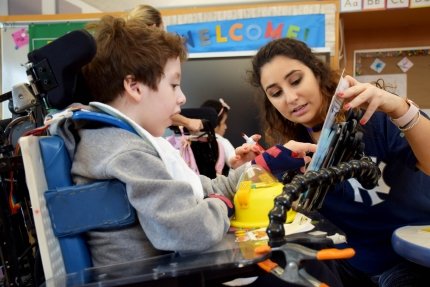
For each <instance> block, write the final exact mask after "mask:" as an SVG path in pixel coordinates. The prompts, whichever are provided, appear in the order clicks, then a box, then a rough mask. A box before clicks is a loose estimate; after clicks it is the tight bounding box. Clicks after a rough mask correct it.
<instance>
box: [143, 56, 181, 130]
mask: <svg viewBox="0 0 430 287" xmlns="http://www.w3.org/2000/svg"><path fill="white" fill-rule="evenodd" d="M180 84H181V62H180V60H179V58H176V59H173V58H172V59H169V60H167V63H166V66H165V67H164V75H163V76H162V77H161V80H160V83H159V84H158V90H157V91H154V90H152V89H150V88H149V87H145V88H144V90H145V91H146V96H145V97H144V100H143V103H142V109H143V111H142V116H143V117H142V121H141V125H142V127H143V128H144V129H146V130H147V131H148V132H149V133H151V134H152V135H153V136H156V137H158V136H162V135H163V134H164V131H165V129H166V128H167V127H168V126H170V125H171V124H172V120H171V117H172V116H173V115H175V114H178V113H179V112H180V111H181V106H182V105H183V104H185V101H186V99H185V95H184V94H183V93H182V90H181V86H180Z"/></svg>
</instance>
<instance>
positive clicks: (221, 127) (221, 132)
mask: <svg viewBox="0 0 430 287" xmlns="http://www.w3.org/2000/svg"><path fill="white" fill-rule="evenodd" d="M227 117H228V116H227V114H226V113H224V114H223V116H222V119H221V121H220V123H219V125H217V126H216V128H215V132H216V133H217V134H219V135H220V136H222V137H223V136H224V135H225V131H226V130H227Z"/></svg>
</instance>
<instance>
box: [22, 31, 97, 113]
mask: <svg viewBox="0 0 430 287" xmlns="http://www.w3.org/2000/svg"><path fill="white" fill-rule="evenodd" d="M95 54H96V43H95V40H94V38H93V36H92V35H91V34H90V33H89V32H88V31H86V30H75V31H72V32H69V33H67V34H65V35H64V36H62V37H59V38H57V39H56V40H54V41H52V42H51V43H49V44H47V45H46V46H43V47H42V48H39V49H36V50H34V51H32V52H30V53H29V54H28V55H27V57H28V60H29V62H31V63H32V64H33V66H34V69H33V70H32V71H31V73H32V76H33V78H34V82H35V83H36V86H37V88H38V90H39V92H40V93H44V94H45V97H46V101H47V103H48V105H49V107H50V108H55V109H64V108H66V107H67V106H68V105H70V104H72V103H82V104H87V103H88V102H90V101H91V97H90V94H89V92H88V88H87V86H86V84H85V81H84V79H83V76H82V72H81V68H82V67H83V66H84V65H86V64H87V63H89V62H90V61H91V59H92V58H93V57H94V55H95ZM46 67H48V68H46ZM49 68H50V69H49ZM49 70H50V71H49ZM27 73H29V71H27Z"/></svg>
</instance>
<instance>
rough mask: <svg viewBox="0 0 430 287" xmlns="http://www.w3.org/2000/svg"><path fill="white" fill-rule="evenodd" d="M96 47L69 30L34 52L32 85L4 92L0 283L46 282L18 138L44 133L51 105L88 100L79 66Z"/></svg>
mask: <svg viewBox="0 0 430 287" xmlns="http://www.w3.org/2000/svg"><path fill="white" fill-rule="evenodd" d="M64 51H67V54H66V56H65V54H64ZM95 51H96V49H95V43H94V40H93V38H92V36H91V35H90V34H88V33H69V34H67V35H65V36H64V37H62V39H61V40H60V41H54V42H52V43H51V44H50V45H47V46H46V47H44V48H43V49H39V50H36V51H33V52H30V53H29V54H28V60H29V61H28V62H27V63H26V64H25V67H26V72H27V76H28V79H29V83H20V84H17V85H15V86H13V88H12V91H10V92H8V93H5V94H3V95H1V96H0V101H1V102H4V101H8V103H9V105H8V106H9V110H10V111H11V113H12V118H11V119H6V120H2V121H1V123H0V132H1V133H0V135H1V136H0V153H1V158H0V179H1V185H2V195H1V197H0V238H1V247H0V255H1V256H0V258H1V262H0V266H2V268H3V270H2V273H3V276H2V278H1V281H0V283H1V286H35V285H39V284H40V283H42V282H43V281H44V274H43V268H42V264H41V258H40V251H39V244H38V243H39V237H38V235H37V234H36V229H35V222H34V218H33V214H32V208H33V209H34V207H33V206H32V203H31V201H30V195H29V192H28V189H27V187H26V180H25V173H24V165H23V161H22V156H21V154H20V145H19V144H18V141H19V139H20V138H21V137H23V136H26V135H31V134H34V135H43V134H45V130H44V128H43V125H44V118H45V117H46V116H47V115H48V114H49V113H50V112H52V110H53V109H63V108H65V107H66V106H68V105H69V104H71V103H73V102H81V103H87V102H88V101H89V100H90V97H89V96H88V94H87V93H85V92H84V91H85V90H86V87H85V83H84V81H83V80H82V75H81V73H80V68H81V67H82V66H83V65H84V64H86V63H88V62H89V61H90V60H91V59H92V57H93V56H94V54H95Z"/></svg>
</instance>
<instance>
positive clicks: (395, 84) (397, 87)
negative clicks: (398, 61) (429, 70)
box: [355, 74, 408, 98]
mask: <svg viewBox="0 0 430 287" xmlns="http://www.w3.org/2000/svg"><path fill="white" fill-rule="evenodd" d="M355 78H356V79H357V80H358V81H359V82H362V83H376V84H378V85H379V86H380V87H382V88H384V89H385V90H386V91H389V92H390V93H393V94H396V95H399V96H400V97H402V98H406V95H407V90H408V89H407V82H408V81H407V75H406V74H381V75H365V76H355Z"/></svg>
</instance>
